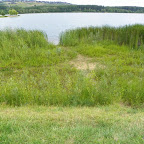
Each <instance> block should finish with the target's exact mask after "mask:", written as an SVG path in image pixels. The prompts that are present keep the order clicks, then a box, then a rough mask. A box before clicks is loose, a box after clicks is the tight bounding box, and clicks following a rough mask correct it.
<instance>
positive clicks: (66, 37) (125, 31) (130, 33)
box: [60, 25, 144, 49]
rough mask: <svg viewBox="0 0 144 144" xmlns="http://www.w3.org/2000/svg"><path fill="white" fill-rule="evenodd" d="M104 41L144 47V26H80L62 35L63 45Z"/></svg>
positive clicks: (61, 42)
mask: <svg viewBox="0 0 144 144" xmlns="http://www.w3.org/2000/svg"><path fill="white" fill-rule="evenodd" d="M103 41H111V42H114V43H116V44H118V45H127V46H129V47H130V48H133V49H138V48H144V26H143V25H132V26H124V27H109V26H104V27H89V28H78V29H76V30H68V31H66V32H64V33H62V34H61V36H60V44H61V45H63V46H75V45H78V44H80V43H92V42H103Z"/></svg>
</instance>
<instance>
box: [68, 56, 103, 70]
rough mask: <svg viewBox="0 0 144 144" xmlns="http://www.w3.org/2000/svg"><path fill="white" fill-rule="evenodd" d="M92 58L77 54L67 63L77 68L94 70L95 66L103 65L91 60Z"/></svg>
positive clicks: (101, 66)
mask: <svg viewBox="0 0 144 144" xmlns="http://www.w3.org/2000/svg"><path fill="white" fill-rule="evenodd" d="M92 60H93V59H92V58H88V57H85V56H82V55H80V54H79V55H78V56H77V58H76V59H74V60H71V61H70V62H69V63H70V64H71V65H73V66H74V67H75V68H77V69H79V70H94V69H95V68H96V67H100V68H104V67H105V66H104V65H101V64H100V63H97V62H91V61H92Z"/></svg>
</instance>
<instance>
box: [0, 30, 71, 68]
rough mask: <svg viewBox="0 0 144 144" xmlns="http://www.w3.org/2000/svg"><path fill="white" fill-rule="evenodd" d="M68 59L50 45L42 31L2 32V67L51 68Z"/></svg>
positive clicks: (0, 40) (0, 62)
mask: <svg viewBox="0 0 144 144" xmlns="http://www.w3.org/2000/svg"><path fill="white" fill-rule="evenodd" d="M67 54H68V55H71V53H67ZM71 56H72V55H71ZM72 57H73V56H72ZM67 58H68V57H67V55H66V54H65V53H64V51H63V50H62V49H61V48H57V47H56V46H54V45H53V44H51V43H49V42H48V41H47V36H46V34H44V33H43V32H41V31H37V30H34V31H32V30H31V31H26V30H23V29H19V30H10V29H8V30H4V31H0V67H3V68H9V67H17V68H22V67H26V66H28V67H31V66H50V65H53V64H57V63H60V62H62V61H64V60H65V59H67Z"/></svg>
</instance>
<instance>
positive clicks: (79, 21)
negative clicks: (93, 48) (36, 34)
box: [0, 13, 144, 43]
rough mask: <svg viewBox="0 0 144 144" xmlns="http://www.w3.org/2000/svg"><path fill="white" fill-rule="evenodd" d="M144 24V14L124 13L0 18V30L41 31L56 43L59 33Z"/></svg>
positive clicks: (32, 15) (27, 15)
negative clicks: (97, 27)
mask: <svg viewBox="0 0 144 144" xmlns="http://www.w3.org/2000/svg"><path fill="white" fill-rule="evenodd" d="M129 24H144V14H124V13H120V14H119V13H46V14H21V15H20V16H19V17H13V18H0V29H6V28H12V29H13V28H24V29H27V30H35V29H37V30H42V31H44V32H46V33H47V35H48V39H49V41H51V42H54V43H58V41H59V35H60V33H61V32H63V31H65V30H68V29H75V28H78V27H89V26H103V25H109V26H116V27H117V26H123V25H129Z"/></svg>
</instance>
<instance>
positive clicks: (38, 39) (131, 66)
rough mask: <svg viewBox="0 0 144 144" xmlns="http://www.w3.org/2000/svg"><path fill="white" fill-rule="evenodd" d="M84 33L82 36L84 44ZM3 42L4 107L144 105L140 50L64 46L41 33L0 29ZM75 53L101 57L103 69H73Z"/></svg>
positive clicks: (0, 98)
mask: <svg viewBox="0 0 144 144" xmlns="http://www.w3.org/2000/svg"><path fill="white" fill-rule="evenodd" d="M73 32H74V34H75V32H76V33H77V30H76V31H73ZM66 34H67V33H66ZM86 35H87V34H85V36H84V34H83V37H84V39H83V38H82V39H83V40H85V38H86ZM68 38H69V37H68ZM0 39H1V41H0V103H3V104H8V105H13V106H21V105H35V104H36V105H59V106H95V105H107V104H113V103H117V102H118V103H120V102H122V103H126V104H128V105H136V106H138V105H140V106H141V105H143V102H144V97H143V95H144V89H143V87H144V80H143V78H144V71H143V68H144V67H143V56H144V53H143V51H141V50H130V49H129V48H128V46H119V45H116V44H113V45H112V44H108V43H103V45H93V44H92V45H91V43H89V44H87V45H86V44H85V43H84V44H81V45H80V44H78V45H76V46H75V47H73V48H68V47H62V48H61V47H60V46H55V45H53V44H50V43H49V42H48V41H47V37H46V35H45V34H44V33H42V32H40V31H25V30H22V29H19V30H5V31H0ZM74 39H75V37H74ZM91 40H93V35H92V38H91V39H90V42H91ZM70 42H71V41H70ZM68 45H69V44H68ZM77 53H78V54H83V55H86V56H89V57H91V58H97V61H98V62H100V64H102V65H104V68H101V67H98V68H96V69H95V70H93V71H90V70H77V69H76V68H73V67H72V66H71V65H70V63H69V60H71V59H72V58H74V57H76V55H77Z"/></svg>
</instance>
